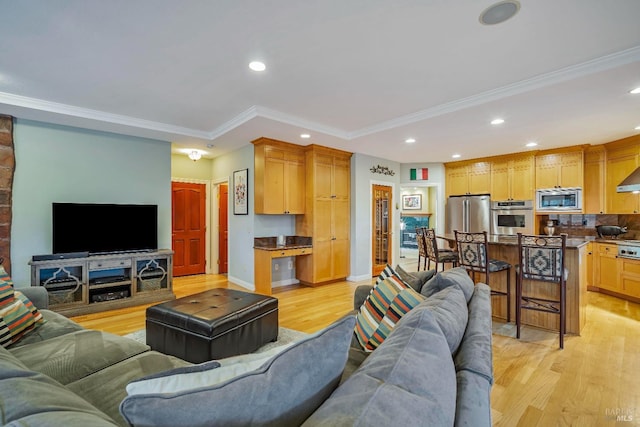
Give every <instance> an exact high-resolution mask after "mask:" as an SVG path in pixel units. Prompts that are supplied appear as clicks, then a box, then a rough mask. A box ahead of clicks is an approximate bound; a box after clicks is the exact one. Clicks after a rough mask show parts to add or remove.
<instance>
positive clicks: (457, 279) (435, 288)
mask: <svg viewBox="0 0 640 427" xmlns="http://www.w3.org/2000/svg"><path fill="white" fill-rule="evenodd" d="M449 286H457V287H459V288H460V290H461V291H462V292H463V293H464V297H465V299H466V301H467V302H469V301H470V300H471V296H472V295H473V287H474V284H473V280H471V277H469V273H467V270H465V268H464V267H456V268H451V269H449V270H445V271H442V272H440V273H438V274H436V275H435V276H433V277H432V278H431V279H430V280H428V281H427V282H426V283H425V284H424V286H423V287H422V290H421V291H420V293H421V294H422V295H424V296H425V297H427V298H428V297H430V296H431V295H433V294H435V293H437V292H440V291H441V290H443V289H445V288H448V287H449Z"/></svg>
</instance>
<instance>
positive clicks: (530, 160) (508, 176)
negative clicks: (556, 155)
mask: <svg viewBox="0 0 640 427" xmlns="http://www.w3.org/2000/svg"><path fill="white" fill-rule="evenodd" d="M533 165H534V157H533V154H523V155H513V156H505V157H503V158H502V157H501V158H497V159H496V160H494V161H493V162H491V198H492V199H493V200H531V199H533V191H534V189H533V179H534V168H533Z"/></svg>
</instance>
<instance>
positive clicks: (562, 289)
mask: <svg viewBox="0 0 640 427" xmlns="http://www.w3.org/2000/svg"><path fill="white" fill-rule="evenodd" d="M566 250H567V235H566V234H561V235H559V236H542V235H540V236H537V235H525V234H522V233H518V266H517V268H516V338H518V339H519V338H520V326H521V324H522V310H534V311H541V312H545V313H552V314H557V315H558V316H559V317H560V321H559V323H560V325H559V328H558V329H559V331H558V332H559V334H560V348H561V349H563V348H564V335H565V333H566V330H567V301H566V300H567V277H568V276H569V271H568V270H567V269H566V267H565V254H566ZM525 280H527V285H528V286H527V287H526V288H525V287H524V283H525V282H524V281H525ZM549 284H553V285H554V286H553V287H555V288H556V289H555V295H556V296H549V297H547V296H546V295H545V294H546V293H547V292H549ZM541 288H545V289H544V291H542V292H541V290H542V289H541ZM542 295H544V297H543V296H542Z"/></svg>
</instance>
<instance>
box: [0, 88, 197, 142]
mask: <svg viewBox="0 0 640 427" xmlns="http://www.w3.org/2000/svg"><path fill="white" fill-rule="evenodd" d="M0 104H6V105H11V106H14V107H22V108H28V109H31V110H37V111H44V112H47V113H54V114H60V115H63V116H71V117H79V118H82V119H88V120H95V121H98V122H104V123H111V124H116V125H121V126H129V127H133V128H138V129H145V130H151V131H156V132H162V133H166V134H172V135H183V136H189V137H193V138H202V139H206V138H207V137H208V136H209V132H205V131H201V130H198V129H191V128H186V127H182V126H174V125H170V124H167V123H160V122H154V121H151V120H144V119H137V118H134V117H129V116H123V115H120V114H112V113H107V112H104V111H99V110H92V109H89V108H82V107H76V106H73V105H68V104H62V103H59V102H52V101H46V100H43V99H37V98H30V97H27V96H21V95H15V94H12V93H7V92H0Z"/></svg>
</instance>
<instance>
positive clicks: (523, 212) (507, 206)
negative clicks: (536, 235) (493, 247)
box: [491, 200, 534, 236]
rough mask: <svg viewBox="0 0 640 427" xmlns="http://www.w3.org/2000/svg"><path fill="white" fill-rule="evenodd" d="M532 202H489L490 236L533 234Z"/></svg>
mask: <svg viewBox="0 0 640 427" xmlns="http://www.w3.org/2000/svg"><path fill="white" fill-rule="evenodd" d="M533 229H534V227H533V200H505V201H494V202H491V234H498V235H506V236H515V235H516V234H518V233H523V234H533Z"/></svg>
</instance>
